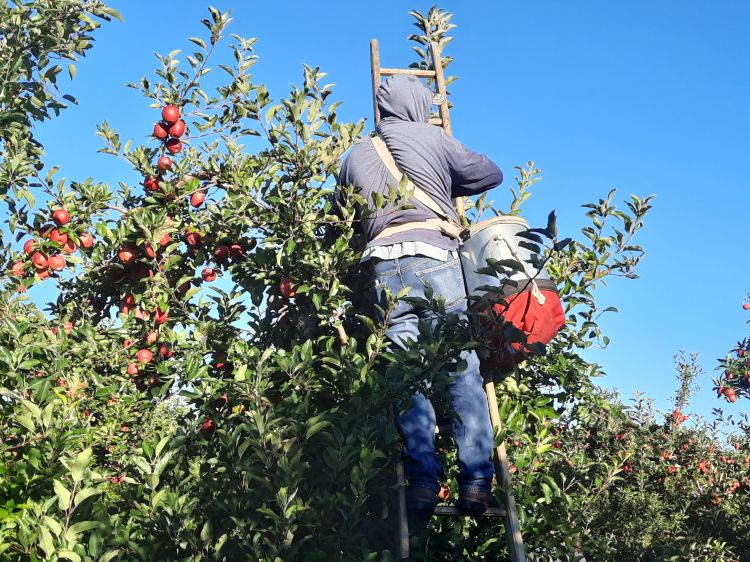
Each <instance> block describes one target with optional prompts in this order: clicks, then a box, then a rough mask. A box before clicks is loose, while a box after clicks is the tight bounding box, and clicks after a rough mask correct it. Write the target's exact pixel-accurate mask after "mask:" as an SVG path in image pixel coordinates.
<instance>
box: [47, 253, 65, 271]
mask: <svg viewBox="0 0 750 562" xmlns="http://www.w3.org/2000/svg"><path fill="white" fill-rule="evenodd" d="M47 262H48V263H49V266H50V267H51V268H52V269H54V270H55V271H62V270H63V269H65V258H64V257H63V256H61V255H60V254H55V255H54V256H50V257H49V259H48V260H47Z"/></svg>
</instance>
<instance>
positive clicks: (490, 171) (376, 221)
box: [338, 75, 503, 250]
mask: <svg viewBox="0 0 750 562" xmlns="http://www.w3.org/2000/svg"><path fill="white" fill-rule="evenodd" d="M376 101H377V104H378V107H379V108H380V116H381V120H380V123H379V125H378V127H377V129H376V132H377V133H378V134H379V135H380V136H381V137H382V138H383V140H384V141H385V143H386V145H387V146H388V149H389V150H390V151H391V153H392V154H393V158H394V159H395V160H396V163H397V164H398V166H399V168H400V169H401V170H402V171H403V172H404V173H406V175H407V176H408V177H409V179H410V180H411V181H412V182H414V184H415V185H418V186H419V187H420V188H421V189H422V190H424V191H425V192H427V194H428V195H429V196H430V197H432V199H433V200H434V201H435V202H436V203H437V204H438V205H440V207H441V208H442V209H443V210H444V211H445V212H446V213H448V214H449V215H450V216H452V217H453V218H454V219H455V220H458V216H457V215H456V210H455V209H454V207H453V202H452V201H451V198H453V197H462V196H471V195H478V194H480V193H483V192H484V191H487V190H489V189H492V188H493V187H496V186H498V185H500V183H501V182H502V181H503V174H502V172H501V171H500V169H499V168H498V167H497V165H496V164H495V163H494V162H493V161H492V160H490V159H489V158H488V157H487V156H484V155H482V154H478V153H476V152H473V151H471V150H469V149H468V148H466V147H465V146H464V145H463V144H461V143H460V142H458V141H457V140H455V139H454V138H452V137H450V136H448V135H447V134H446V133H445V132H444V131H443V129H442V128H441V127H436V126H434V125H430V124H429V123H428V120H429V117H430V107H431V105H432V91H431V90H430V89H429V88H428V87H427V86H426V85H425V84H423V83H422V82H421V81H420V80H419V79H418V78H416V77H414V76H409V75H396V76H391V77H389V78H388V79H387V80H385V81H384V82H383V83H382V84H381V85H380V88H378V93H377V96H376ZM338 183H339V185H345V186H354V187H356V188H358V190H359V192H360V194H361V195H362V196H363V197H364V198H365V199H366V200H367V202H368V203H369V204H372V197H371V196H372V194H373V193H374V192H377V193H381V194H383V196H384V197H385V198H386V200H387V197H388V191H389V190H388V186H389V185H390V186H392V187H393V188H394V189H395V188H397V187H398V181H397V180H396V178H395V177H393V175H392V174H391V173H390V172H389V171H388V169H387V168H386V167H385V164H383V161H382V160H381V159H380V157H379V156H378V154H377V152H376V151H375V147H374V146H373V144H372V140H371V139H370V138H369V137H368V138H367V139H365V140H364V141H362V142H360V143H358V144H356V145H355V146H354V147H353V148H352V149H351V151H350V152H349V155H348V156H347V157H346V159H345V160H344V162H343V164H342V166H341V172H340V174H339V178H338ZM409 203H410V205H413V206H414V207H415V208H413V209H401V210H395V211H394V210H393V207H390V206H386V207H385V208H383V209H381V210H378V212H377V216H375V215H373V216H371V217H370V218H368V219H365V220H363V221H361V233H362V234H363V235H364V238H365V239H366V240H367V247H370V246H374V245H377V246H387V245H389V244H395V243H399V242H426V243H428V244H431V245H433V246H436V247H438V248H441V249H444V250H455V249H457V248H458V242H457V241H456V240H454V239H453V238H450V237H448V236H445V235H443V234H441V233H440V232H437V231H434V230H427V229H419V228H415V229H412V230H409V231H407V232H402V233H398V234H394V235H392V236H388V237H384V238H380V239H378V240H375V241H373V238H374V237H375V236H377V235H378V233H379V232H381V231H382V230H383V229H384V228H386V227H389V226H397V225H399V224H404V223H407V222H415V221H424V220H427V219H434V218H436V216H435V213H433V212H432V211H431V210H430V209H428V208H427V207H425V206H424V205H422V204H421V203H420V202H419V201H416V200H414V199H412V200H411V201H410V202H409ZM343 204H346V202H343ZM396 209H397V208H396Z"/></svg>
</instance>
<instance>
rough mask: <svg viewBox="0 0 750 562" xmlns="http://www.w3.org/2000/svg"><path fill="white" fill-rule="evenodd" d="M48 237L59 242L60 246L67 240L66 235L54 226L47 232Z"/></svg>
mask: <svg viewBox="0 0 750 562" xmlns="http://www.w3.org/2000/svg"><path fill="white" fill-rule="evenodd" d="M49 239H50V240H52V242H57V243H58V244H60V246H62V245H63V244H65V243H66V242H67V241H68V235H67V234H65V233H63V232H60V231H59V230H58V229H56V228H54V229H52V230H50V232H49Z"/></svg>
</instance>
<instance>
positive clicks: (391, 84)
mask: <svg viewBox="0 0 750 562" xmlns="http://www.w3.org/2000/svg"><path fill="white" fill-rule="evenodd" d="M375 99H376V101H377V104H378V108H379V109H380V117H381V118H386V117H394V118H396V119H400V120H401V121H413V122H417V123H427V122H428V121H429V118H430V106H431V105H432V90H430V89H429V88H428V87H427V86H426V85H425V84H424V83H423V82H422V81H421V80H420V79H419V78H417V77H416V76H410V75H408V74H406V75H404V74H397V75H395V76H389V77H388V78H387V79H386V80H385V81H384V82H383V83H382V84H381V85H380V87H379V88H378V93H377V96H376V98H375Z"/></svg>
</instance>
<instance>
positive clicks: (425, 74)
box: [380, 68, 435, 78]
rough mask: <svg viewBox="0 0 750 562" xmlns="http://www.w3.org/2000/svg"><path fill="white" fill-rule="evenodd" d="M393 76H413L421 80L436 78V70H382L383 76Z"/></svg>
mask: <svg viewBox="0 0 750 562" xmlns="http://www.w3.org/2000/svg"><path fill="white" fill-rule="evenodd" d="M393 74H411V75H412V76H419V77H421V78H434V77H435V71H434V70H421V69H419V68H381V69H380V75H381V76H392V75H393Z"/></svg>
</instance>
